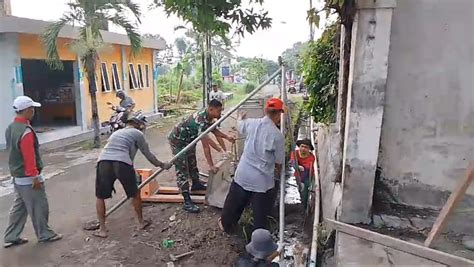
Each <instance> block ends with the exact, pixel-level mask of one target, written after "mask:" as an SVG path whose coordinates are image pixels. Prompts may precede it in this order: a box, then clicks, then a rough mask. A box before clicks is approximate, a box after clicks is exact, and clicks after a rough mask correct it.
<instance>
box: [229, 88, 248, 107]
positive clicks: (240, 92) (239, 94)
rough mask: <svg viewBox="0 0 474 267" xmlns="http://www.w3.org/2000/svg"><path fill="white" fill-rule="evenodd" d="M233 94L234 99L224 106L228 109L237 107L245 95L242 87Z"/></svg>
mask: <svg viewBox="0 0 474 267" xmlns="http://www.w3.org/2000/svg"><path fill="white" fill-rule="evenodd" d="M233 93H234V98H232V99H231V100H230V101H229V102H227V103H226V106H228V107H233V106H235V105H237V104H238V103H239V102H240V101H242V99H244V98H245V96H246V95H247V94H246V93H245V90H244V88H242V87H241V88H239V89H238V90H236V91H234V92H233Z"/></svg>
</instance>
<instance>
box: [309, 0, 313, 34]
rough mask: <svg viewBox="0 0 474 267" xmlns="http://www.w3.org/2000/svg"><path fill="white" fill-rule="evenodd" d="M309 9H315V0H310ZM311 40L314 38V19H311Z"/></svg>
mask: <svg viewBox="0 0 474 267" xmlns="http://www.w3.org/2000/svg"><path fill="white" fill-rule="evenodd" d="M309 10H310V11H311V12H312V11H313V0H309ZM309 40H310V41H313V40H314V22H313V20H312V19H310V21H309Z"/></svg>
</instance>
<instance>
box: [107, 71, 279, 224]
mask: <svg viewBox="0 0 474 267" xmlns="http://www.w3.org/2000/svg"><path fill="white" fill-rule="evenodd" d="M280 70H281V68H280V69H278V70H277V71H276V72H275V73H273V74H272V75H271V76H270V77H269V78H268V79H267V80H266V81H264V82H263V83H262V84H260V85H259V86H258V87H257V88H255V90H253V91H252V92H250V93H249V94H248V95H247V96H246V97H245V98H244V99H242V100H241V101H240V102H239V103H238V104H237V105H236V106H235V107H233V108H232V109H231V110H229V111H228V112H227V113H226V114H224V115H223V116H222V117H221V118H220V119H218V120H217V121H216V122H215V123H213V124H212V125H211V127H209V128H208V129H207V130H205V131H204V132H203V133H201V135H199V136H198V137H197V138H196V139H194V140H193V141H192V142H191V143H189V144H188V145H187V146H186V147H185V148H183V150H181V151H180V152H179V153H178V154H176V155H175V156H174V157H173V158H171V160H170V161H169V162H170V163H174V162H175V161H176V160H177V159H178V158H179V157H181V156H182V155H183V154H185V153H186V152H187V151H188V150H189V149H191V148H192V147H194V146H195V145H196V144H197V142H199V141H200V140H201V139H202V138H203V137H204V136H206V135H207V134H208V133H210V132H211V131H213V130H214V129H215V128H216V127H217V126H218V125H219V124H220V123H221V122H223V121H224V120H225V119H227V118H228V117H229V116H230V115H231V114H232V113H234V112H235V111H236V110H237V109H239V108H240V106H242V105H243V104H244V103H245V102H246V101H248V100H249V99H250V98H252V96H254V95H255V94H257V93H258V92H259V91H260V90H261V89H262V88H263V87H264V86H265V85H267V84H269V83H270V81H271V80H273V79H274V78H275V77H276V76H278V75H279V74H280ZM161 172H163V169H159V170H157V171H155V172H154V173H153V174H152V175H150V177H148V178H147V179H146V180H145V181H143V182H142V183H141V184H140V185H139V186H138V189H142V188H143V187H144V186H145V185H147V184H148V183H150V182H151V181H152V180H153V179H155V177H156V176H157V175H158V174H160V173H161ZM125 202H127V198H126V197H125V198H123V199H122V200H121V201H120V202H118V203H117V204H115V205H114V206H113V207H112V208H111V209H110V210H108V211H107V213H106V215H105V216H110V214H112V213H114V212H115V211H116V210H117V209H118V208H120V207H121V206H122V205H123V204H124V203H125Z"/></svg>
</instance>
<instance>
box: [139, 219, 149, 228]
mask: <svg viewBox="0 0 474 267" xmlns="http://www.w3.org/2000/svg"><path fill="white" fill-rule="evenodd" d="M150 225H151V221H149V220H143V226H142V227H140V230H145V229H146V228H148V226H150Z"/></svg>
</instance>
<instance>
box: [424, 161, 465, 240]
mask: <svg viewBox="0 0 474 267" xmlns="http://www.w3.org/2000/svg"><path fill="white" fill-rule="evenodd" d="M473 181H474V162H472V163H471V164H470V166H469V167H468V168H467V169H466V172H465V174H464V177H463V178H462V179H461V181H460V182H459V184H458V186H457V187H456V189H454V191H453V192H452V193H451V195H450V196H449V198H448V201H446V204H444V207H443V209H442V210H441V212H440V214H439V215H438V218H437V219H436V221H435V223H434V225H433V228H431V231H430V233H429V235H428V238H426V240H425V247H430V246H431V245H432V244H433V241H434V240H435V239H436V238H437V237H438V236H439V234H441V231H442V230H443V229H444V226H445V225H446V223H447V222H448V217H449V215H450V214H451V212H452V211H453V210H455V209H456V207H457V206H458V205H459V202H461V200H462V198H463V197H464V195H465V194H466V190H467V189H468V187H469V185H470V184H471V183H472V182H473Z"/></svg>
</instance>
